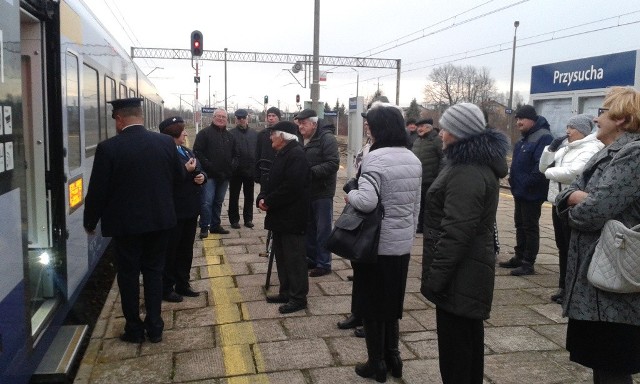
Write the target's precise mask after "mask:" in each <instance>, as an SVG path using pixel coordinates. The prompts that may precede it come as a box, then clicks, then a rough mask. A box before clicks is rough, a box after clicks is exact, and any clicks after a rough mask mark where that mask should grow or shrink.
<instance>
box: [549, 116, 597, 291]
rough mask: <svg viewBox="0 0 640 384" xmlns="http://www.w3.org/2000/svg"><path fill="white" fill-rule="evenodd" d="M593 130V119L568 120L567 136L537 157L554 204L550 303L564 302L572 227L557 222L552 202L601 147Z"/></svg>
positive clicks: (576, 118)
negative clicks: (555, 267)
mask: <svg viewBox="0 0 640 384" xmlns="http://www.w3.org/2000/svg"><path fill="white" fill-rule="evenodd" d="M593 127H594V123H593V116H590V115H586V114H582V115H577V116H573V117H571V118H570V119H569V121H567V134H566V136H562V137H557V138H555V139H553V141H552V142H551V144H549V145H547V146H546V147H545V148H544V151H542V156H541V157H540V164H539V167H540V172H542V173H544V175H545V177H546V178H547V179H549V194H548V196H547V201H549V202H551V204H553V206H552V208H551V218H552V220H553V232H554V234H555V239H556V246H557V247H558V258H559V261H560V277H559V280H558V292H556V293H555V294H553V295H552V296H551V300H552V301H555V302H556V303H558V304H562V301H563V300H564V280H565V276H566V275H567V255H568V252H569V240H570V239H571V228H570V227H569V223H567V222H566V221H565V220H560V217H559V216H558V213H557V211H556V206H555V201H556V196H557V195H558V193H559V192H560V191H561V190H563V189H564V188H566V187H568V186H569V184H570V183H571V182H573V181H574V180H575V179H576V177H578V176H580V175H581V174H582V170H584V166H585V164H587V161H589V159H590V158H591V157H592V156H593V155H595V154H596V153H597V152H598V151H599V150H601V149H602V148H604V144H602V143H601V142H600V141H599V140H598V139H596V135H595V133H594V134H592V133H591V131H592V130H593ZM565 141H566V142H565Z"/></svg>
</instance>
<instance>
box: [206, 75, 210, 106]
mask: <svg viewBox="0 0 640 384" xmlns="http://www.w3.org/2000/svg"><path fill="white" fill-rule="evenodd" d="M210 106H211V75H209V101H207V107H210Z"/></svg>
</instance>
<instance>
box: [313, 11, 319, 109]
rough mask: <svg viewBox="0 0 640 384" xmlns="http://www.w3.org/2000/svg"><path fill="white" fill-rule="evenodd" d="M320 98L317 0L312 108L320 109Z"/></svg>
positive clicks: (314, 17) (314, 29) (314, 22)
mask: <svg viewBox="0 0 640 384" xmlns="http://www.w3.org/2000/svg"><path fill="white" fill-rule="evenodd" d="M319 100H320V0H315V6H314V11H313V80H312V83H311V109H313V110H314V111H317V110H318V101H319Z"/></svg>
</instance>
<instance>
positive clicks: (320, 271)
mask: <svg viewBox="0 0 640 384" xmlns="http://www.w3.org/2000/svg"><path fill="white" fill-rule="evenodd" d="M330 273H331V270H330V269H324V268H319V267H316V268H313V269H312V270H311V271H309V277H319V276H324V275H328V274H330Z"/></svg>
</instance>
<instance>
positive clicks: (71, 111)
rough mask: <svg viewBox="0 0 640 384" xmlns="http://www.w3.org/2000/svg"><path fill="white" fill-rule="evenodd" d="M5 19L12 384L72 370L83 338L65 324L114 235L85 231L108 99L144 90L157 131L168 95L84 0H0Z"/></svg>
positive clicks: (0, 132) (0, 23) (0, 163)
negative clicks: (73, 357) (74, 352)
mask: <svg viewBox="0 0 640 384" xmlns="http://www.w3.org/2000/svg"><path fill="white" fill-rule="evenodd" d="M0 15H1V17H0V117H1V119H2V121H1V123H0V383H12V384H14V383H18V384H19V383H26V382H28V381H29V380H30V378H31V377H32V375H33V374H34V372H40V371H42V372H40V373H43V374H47V373H48V372H47V370H48V369H49V368H47V367H46V362H47V360H51V358H52V357H53V360H54V361H55V362H56V364H58V365H57V367H58V368H57V369H58V370H59V369H60V367H66V368H68V366H69V362H68V361H67V362H65V361H64V359H69V356H71V355H72V353H70V352H69V349H68V348H69V346H72V345H74V344H77V340H78V339H79V338H81V336H82V335H79V334H78V332H79V331H78V330H77V329H71V330H69V329H68V328H67V327H64V326H62V325H61V324H62V321H63V319H64V318H65V316H66V315H67V313H68V311H69V309H70V308H71V306H72V305H73V303H74V301H75V300H76V298H77V297H78V295H79V293H80V291H81V290H82V288H83V285H84V284H85V282H86V280H87V278H88V277H89V275H90V274H91V272H92V271H93V269H94V267H95V265H96V264H97V262H98V260H99V259H100V257H101V256H102V254H103V252H104V250H105V248H106V246H107V244H108V240H109V239H105V238H102V237H100V236H99V235H98V236H91V237H89V236H88V235H87V234H86V233H85V231H84V230H83V227H82V214H83V203H84V197H85V195H86V190H87V184H88V182H89V176H90V173H91V166H92V163H93V158H94V153H95V149H96V145H97V144H98V142H99V141H101V140H104V139H105V138H107V137H110V136H112V135H114V134H115V125H114V123H113V120H112V119H111V110H110V108H111V107H110V105H109V104H107V103H106V102H107V101H110V100H113V99H117V98H124V97H142V98H144V110H145V120H146V125H147V126H148V127H157V125H158V123H159V122H160V121H161V120H162V115H163V101H162V99H161V98H160V96H159V95H158V93H157V91H156V89H155V88H154V86H153V85H152V84H151V82H150V81H149V80H148V79H147V78H146V77H145V76H144V75H143V74H142V73H141V71H140V69H139V68H138V67H137V66H136V64H135V63H133V61H132V59H131V58H130V57H129V55H128V52H127V51H126V50H125V49H123V48H122V47H121V46H119V45H118V44H117V43H116V41H115V39H114V38H113V37H112V36H111V35H110V34H109V33H108V31H106V30H105V28H104V27H103V26H102V25H101V23H100V22H99V21H98V19H97V18H96V16H95V15H93V14H92V13H91V12H90V11H89V10H88V9H87V7H86V5H85V4H84V3H82V1H81V0H0ZM80 332H82V331H80ZM74 340H75V341H74ZM58 351H59V352H58ZM52 355H53V356H52ZM45 356H46V358H44V359H43V357H45ZM50 363H51V362H49V364H50ZM54 365H55V364H54ZM43 366H44V368H43ZM54 368H55V367H54ZM66 368H65V369H66ZM54 371H55V369H54ZM63 371H64V369H63ZM63 373H64V372H63Z"/></svg>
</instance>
